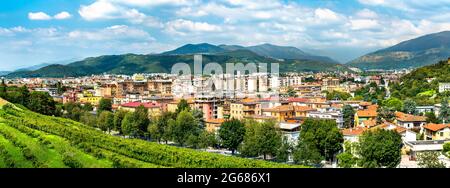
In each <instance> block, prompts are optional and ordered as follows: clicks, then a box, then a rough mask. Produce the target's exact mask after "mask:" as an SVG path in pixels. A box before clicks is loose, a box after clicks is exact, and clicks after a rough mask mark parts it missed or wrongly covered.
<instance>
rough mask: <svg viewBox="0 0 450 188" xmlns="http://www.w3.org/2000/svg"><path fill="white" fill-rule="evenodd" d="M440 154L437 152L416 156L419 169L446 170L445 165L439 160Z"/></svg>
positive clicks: (422, 153)
mask: <svg viewBox="0 0 450 188" xmlns="http://www.w3.org/2000/svg"><path fill="white" fill-rule="evenodd" d="M439 155H440V153H439V152H437V151H427V152H421V153H418V154H417V165H419V167H420V168H446V167H445V164H444V163H443V162H442V161H440V160H439Z"/></svg>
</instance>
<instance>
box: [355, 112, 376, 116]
mask: <svg viewBox="0 0 450 188" xmlns="http://www.w3.org/2000/svg"><path fill="white" fill-rule="evenodd" d="M356 114H357V115H358V117H376V116H377V115H378V113H377V111H375V110H358V111H357V112H356Z"/></svg>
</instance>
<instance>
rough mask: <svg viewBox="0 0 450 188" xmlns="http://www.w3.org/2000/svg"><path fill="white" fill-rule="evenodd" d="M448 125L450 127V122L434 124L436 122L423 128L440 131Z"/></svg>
mask: <svg viewBox="0 0 450 188" xmlns="http://www.w3.org/2000/svg"><path fill="white" fill-rule="evenodd" d="M446 127H449V128H450V124H434V123H429V124H427V125H425V126H423V128H425V129H428V130H431V131H439V130H441V129H444V128H446Z"/></svg>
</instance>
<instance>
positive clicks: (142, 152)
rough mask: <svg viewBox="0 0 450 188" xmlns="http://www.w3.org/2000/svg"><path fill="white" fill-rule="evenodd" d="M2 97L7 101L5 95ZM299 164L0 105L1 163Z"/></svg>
mask: <svg viewBox="0 0 450 188" xmlns="http://www.w3.org/2000/svg"><path fill="white" fill-rule="evenodd" d="M0 102H2V101H0ZM292 167H294V168H299V167H302V166H292V165H287V164H280V163H273V162H268V161H263V160H253V159H245V158H239V157H229V156H223V155H220V154H213V153H207V152H202V151H197V150H192V149H187V148H178V147H174V146H167V145H161V144H157V143H154V142H148V141H144V140H139V139H125V138H121V137H116V136H110V135H107V134H104V133H103V132H102V131H99V130H96V129H93V128H92V127H88V126H86V125H83V124H81V123H78V122H75V121H72V120H68V119H64V118H57V117H50V116H45V115H41V114H37V113H34V112H31V111H29V110H25V109H19V108H16V107H14V106H13V105H5V102H4V101H3V102H2V104H1V105H0V168H292Z"/></svg>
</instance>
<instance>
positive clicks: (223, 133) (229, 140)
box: [219, 119, 245, 155]
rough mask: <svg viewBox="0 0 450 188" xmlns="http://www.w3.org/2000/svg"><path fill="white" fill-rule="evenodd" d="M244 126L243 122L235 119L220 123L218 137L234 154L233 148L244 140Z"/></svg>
mask: <svg viewBox="0 0 450 188" xmlns="http://www.w3.org/2000/svg"><path fill="white" fill-rule="evenodd" d="M244 136H245V126H244V123H242V122H241V121H239V120H237V119H232V120H230V121H226V122H224V123H222V125H221V126H220V129H219V137H220V140H221V143H222V145H223V146H224V147H225V148H227V149H229V150H231V153H232V154H233V155H234V152H235V150H236V149H237V148H238V146H239V145H240V144H241V142H242V141H243V140H244Z"/></svg>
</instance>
